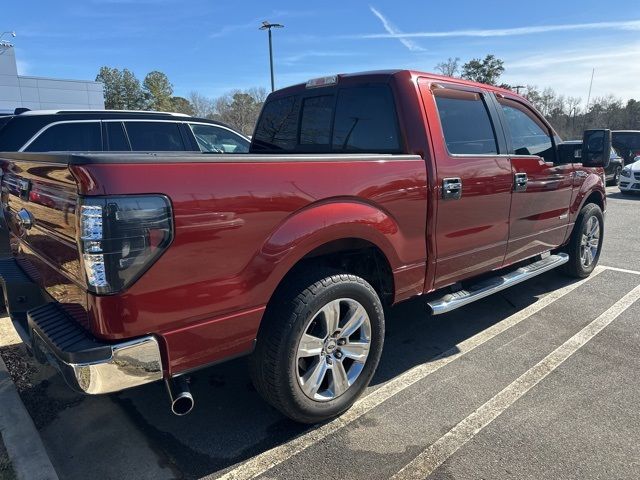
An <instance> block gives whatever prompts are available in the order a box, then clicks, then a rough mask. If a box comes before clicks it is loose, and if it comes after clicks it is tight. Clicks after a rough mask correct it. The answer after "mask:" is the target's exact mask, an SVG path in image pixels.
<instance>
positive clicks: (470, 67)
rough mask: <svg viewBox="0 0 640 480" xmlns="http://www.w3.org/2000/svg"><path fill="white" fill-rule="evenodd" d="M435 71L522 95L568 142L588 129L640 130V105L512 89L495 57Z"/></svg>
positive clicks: (441, 66)
mask: <svg viewBox="0 0 640 480" xmlns="http://www.w3.org/2000/svg"><path fill="white" fill-rule="evenodd" d="M435 70H436V71H437V72H439V73H441V74H442V75H446V76H448V77H460V78H464V79H467V80H473V81H475V82H480V83H487V84H489V85H496V86H499V87H502V88H507V89H509V90H514V91H518V90H522V91H520V92H519V93H521V94H522V95H523V96H524V97H525V98H527V99H528V100H529V101H530V102H531V103H532V104H533V105H534V106H535V107H536V108H537V109H538V111H540V113H542V114H543V115H544V116H545V117H546V118H547V119H548V120H549V122H550V123H551V125H553V127H554V128H555V129H556V131H557V132H558V134H559V135H560V136H561V137H562V138H563V139H565V140H570V139H580V138H582V132H583V131H584V130H585V129H589V128H610V129H612V130H640V101H638V100H634V99H630V100H627V101H623V100H621V99H620V98H617V97H615V96H614V95H607V96H604V97H596V98H593V99H591V100H590V101H589V104H588V105H587V104H583V101H582V98H580V97H574V96H566V95H560V94H559V93H557V92H556V91H555V90H554V89H553V88H551V87H546V88H544V89H540V88H539V87H538V86H537V85H526V86H518V87H515V86H512V85H509V84H507V83H499V80H500V76H501V75H502V74H503V73H504V71H505V67H504V61H503V60H501V59H499V58H497V57H495V56H494V55H487V56H486V57H485V58H473V59H471V60H469V61H468V62H466V63H464V64H462V63H461V61H460V58H459V57H455V58H451V57H450V58H448V59H447V60H446V61H444V62H441V63H438V64H437V65H436V66H435Z"/></svg>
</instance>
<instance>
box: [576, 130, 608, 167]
mask: <svg viewBox="0 0 640 480" xmlns="http://www.w3.org/2000/svg"><path fill="white" fill-rule="evenodd" d="M610 160H611V130H608V129H599V130H585V131H584V136H583V137H582V164H583V165H584V166H585V167H603V168H607V167H608V166H609V162H610Z"/></svg>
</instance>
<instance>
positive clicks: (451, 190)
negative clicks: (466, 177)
mask: <svg viewBox="0 0 640 480" xmlns="http://www.w3.org/2000/svg"><path fill="white" fill-rule="evenodd" d="M461 197H462V180H461V179H460V177H455V178H443V179H442V198H443V199H444V200H460V198H461Z"/></svg>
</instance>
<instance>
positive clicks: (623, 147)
mask: <svg viewBox="0 0 640 480" xmlns="http://www.w3.org/2000/svg"><path fill="white" fill-rule="evenodd" d="M611 145H612V146H613V147H614V148H615V149H616V150H617V151H618V152H619V153H620V156H621V157H622V159H623V160H624V165H629V164H630V163H633V160H634V158H636V157H637V156H639V155H640V130H613V131H612V132H611Z"/></svg>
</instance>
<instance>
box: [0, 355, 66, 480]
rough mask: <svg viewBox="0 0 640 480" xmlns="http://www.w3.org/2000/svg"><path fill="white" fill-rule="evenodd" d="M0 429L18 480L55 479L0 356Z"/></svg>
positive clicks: (56, 477)
mask: <svg viewBox="0 0 640 480" xmlns="http://www.w3.org/2000/svg"><path fill="white" fill-rule="evenodd" d="M0 432H2V440H3V441H4V445H5V448H6V449H7V453H8V454H9V458H10V459H11V463H12V464H13V469H14V471H15V472H16V476H17V477H18V479H19V480H58V475H57V474H56V471H55V470H54V469H53V465H52V464H51V460H50V459H49V456H48V455H47V452H46V450H45V448H44V445H43V444H42V440H41V438H40V434H39V433H38V430H37V429H36V426H35V425H34V424H33V420H31V417H30V416H29V413H28V412H27V410H26V408H25V407H24V404H23V403H22V400H21V399H20V396H19V395H18V391H17V390H16V387H15V385H14V384H13V380H12V379H11V375H9V372H8V371H7V366H6V365H5V364H4V361H3V360H2V358H0Z"/></svg>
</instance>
